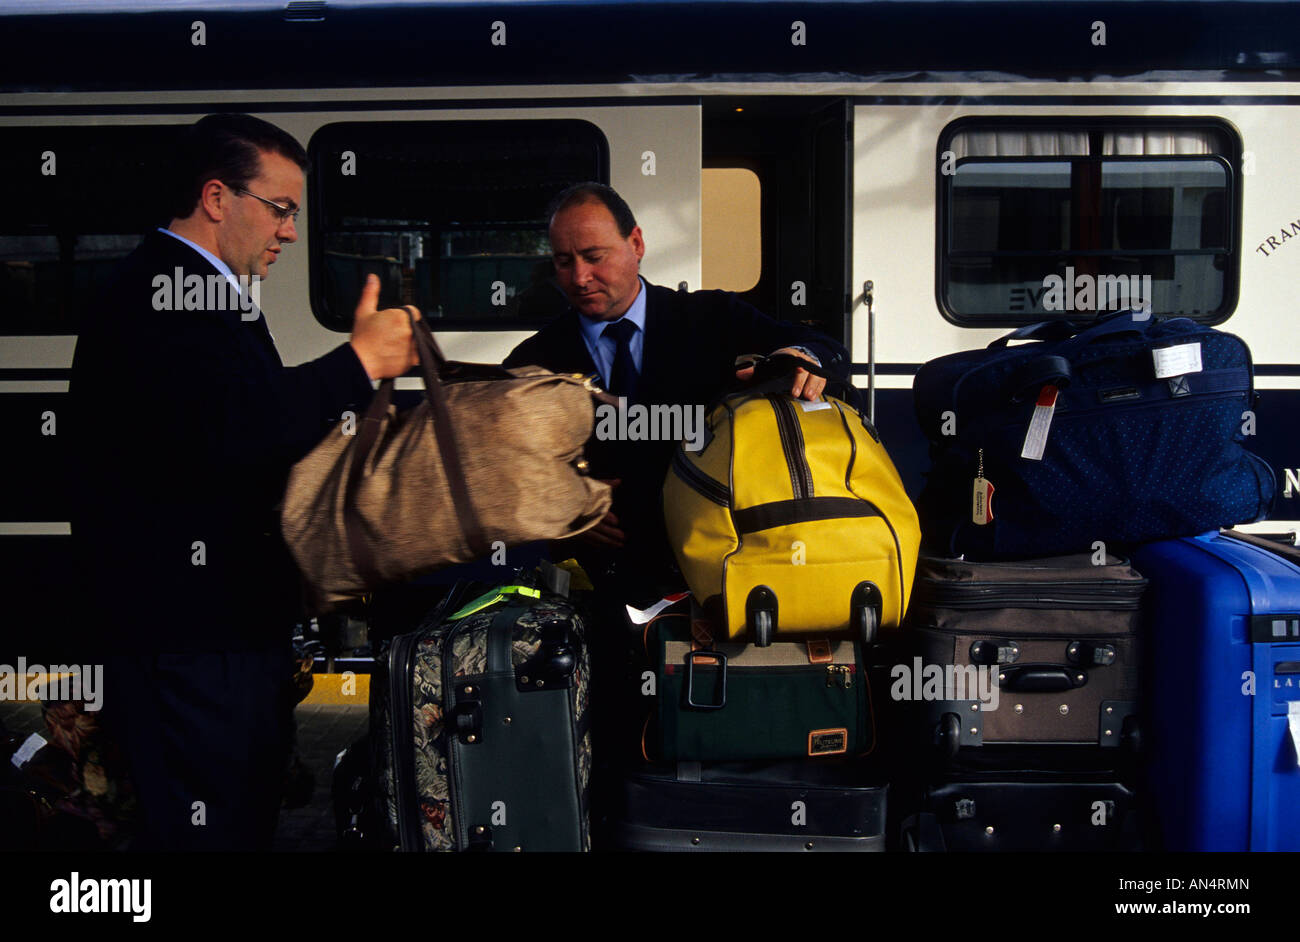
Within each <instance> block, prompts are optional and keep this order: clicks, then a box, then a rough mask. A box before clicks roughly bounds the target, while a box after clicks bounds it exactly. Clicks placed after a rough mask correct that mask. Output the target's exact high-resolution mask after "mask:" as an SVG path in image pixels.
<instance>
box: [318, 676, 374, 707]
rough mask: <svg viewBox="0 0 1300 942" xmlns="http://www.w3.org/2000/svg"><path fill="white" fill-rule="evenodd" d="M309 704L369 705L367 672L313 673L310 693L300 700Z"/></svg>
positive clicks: (368, 677) (368, 678)
mask: <svg viewBox="0 0 1300 942" xmlns="http://www.w3.org/2000/svg"><path fill="white" fill-rule="evenodd" d="M302 702H303V704H305V705H310V706H361V707H365V706H369V704H370V675H369V674H353V673H347V674H313V675H312V687H311V693H309V694H307V698H306V699H305V700H303V701H302Z"/></svg>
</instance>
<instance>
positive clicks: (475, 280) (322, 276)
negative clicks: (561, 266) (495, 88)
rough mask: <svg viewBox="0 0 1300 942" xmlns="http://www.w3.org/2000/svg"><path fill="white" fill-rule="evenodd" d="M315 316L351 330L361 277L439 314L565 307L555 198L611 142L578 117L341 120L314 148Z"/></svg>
mask: <svg viewBox="0 0 1300 942" xmlns="http://www.w3.org/2000/svg"><path fill="white" fill-rule="evenodd" d="M308 151H309V153H310V154H311V158H312V168H313V170H312V173H313V180H314V184H315V185H314V186H313V188H312V191H311V194H310V199H311V204H310V210H311V212H310V218H311V225H312V240H311V245H312V254H311V276H312V277H311V296H312V309H313V310H314V312H315V314H316V318H317V319H318V320H319V321H320V322H321V323H322V324H324V325H325V326H327V327H330V328H331V329H334V330H349V329H351V326H352V312H353V309H354V308H355V307H356V303H357V297H358V295H359V293H360V290H361V283H362V281H363V279H364V278H365V276H366V274H367V273H369V272H372V271H373V272H376V273H378V274H379V275H380V277H381V278H382V279H383V285H384V287H383V289H382V293H381V302H382V303H384V304H414V305H416V306H417V307H418V308H420V310H421V311H422V312H424V313H425V316H427V317H429V318H430V319H431V320H437V321H439V322H440V323H441V324H442V325H444V326H451V327H458V328H462V329H472V328H476V327H481V328H489V329H501V328H502V327H526V326H536V325H539V324H541V323H544V322H545V321H547V320H549V319H550V318H552V317H554V316H556V315H557V314H559V313H561V312H563V311H564V310H565V301H564V296H563V295H562V294H561V293H560V291H559V289H558V288H557V287H556V285H555V283H554V270H553V268H552V266H551V257H550V246H549V244H548V242H547V237H546V218H545V211H546V204H547V203H548V202H549V201H550V200H551V198H552V197H554V196H555V195H556V194H557V193H559V192H560V190H562V189H564V188H565V187H566V186H568V185H569V184H572V183H580V182H582V181H584V180H597V181H600V182H608V180H609V170H608V166H609V145H608V143H607V142H606V140H605V137H604V135H603V134H602V133H601V132H600V130H599V129H598V128H597V127H595V126H594V125H592V124H590V123H588V122H586V121H576V120H508V121H419V122H375V123H339V124H331V125H327V126H325V127H323V128H321V129H320V130H319V131H317V132H316V134H315V135H313V136H312V139H311V144H310V145H309V148H308Z"/></svg>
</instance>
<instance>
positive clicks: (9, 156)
mask: <svg viewBox="0 0 1300 942" xmlns="http://www.w3.org/2000/svg"><path fill="white" fill-rule="evenodd" d="M182 130H183V128H182V127H180V126H173V125H146V126H137V127H121V126H116V127H106V126H98V125H96V126H88V127H0V206H3V207H4V211H3V212H2V213H0V334H8V335H16V334H71V333H76V332H77V331H78V330H79V328H80V325H81V323H82V320H83V318H88V317H94V316H95V312H96V309H97V306H98V305H97V299H99V298H102V297H103V296H104V293H105V292H106V291H107V290H108V284H109V280H110V279H111V278H112V275H113V270H114V268H115V267H116V265H117V263H118V261H119V260H120V259H122V258H124V257H125V256H126V255H129V254H130V253H131V251H132V250H133V249H134V248H135V247H136V246H137V245H139V244H140V239H141V238H142V237H143V235H144V233H145V232H147V231H148V230H149V229H150V228H152V227H154V226H159V225H166V224H167V222H168V221H169V216H168V215H167V213H166V207H165V206H164V205H163V199H164V195H165V190H166V187H165V186H164V184H163V181H166V180H168V179H169V178H170V176H169V165H168V160H169V157H170V155H172V154H174V153H175V150H176V141H177V140H178V138H179V135H180V133H181V132H182Z"/></svg>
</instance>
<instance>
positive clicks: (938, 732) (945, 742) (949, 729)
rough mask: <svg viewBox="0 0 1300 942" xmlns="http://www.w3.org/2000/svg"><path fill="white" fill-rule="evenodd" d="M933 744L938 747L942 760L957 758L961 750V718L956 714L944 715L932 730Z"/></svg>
mask: <svg viewBox="0 0 1300 942" xmlns="http://www.w3.org/2000/svg"><path fill="white" fill-rule="evenodd" d="M934 744H935V745H936V746H938V747H939V754H940V755H941V756H943V758H945V759H948V760H952V759H955V758H957V751H958V750H959V749H960V748H961V717H960V716H958V715H957V714H956V713H945V714H944V715H943V716H942V717H940V718H939V725H938V726H936V727H935V728H934Z"/></svg>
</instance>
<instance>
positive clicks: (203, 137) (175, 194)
mask: <svg viewBox="0 0 1300 942" xmlns="http://www.w3.org/2000/svg"><path fill="white" fill-rule="evenodd" d="M262 151H270V152H271V153H273V154H279V155H280V156H281V157H284V158H285V159H287V160H292V161H293V162H294V163H296V164H297V165H298V166H299V167H301V168H302V170H303V172H304V173H306V172H307V168H308V167H309V166H310V161H308V159H307V152H306V151H305V150H303V148H302V145H301V144H299V143H298V142H297V140H295V139H294V137H293V135H291V134H289V133H288V132H286V131H284V130H282V129H280V128H277V127H276V126H275V125H274V124H271V123H270V122H269V121H263V120H262V119H261V118H254V117H253V116H252V115H247V114H210V115H208V116H207V117H205V118H200V119H199V120H198V121H196V122H195V123H194V124H193V125H192V126H191V127H190V128H189V129H188V130H187V131H186V132H185V135H184V138H183V140H182V142H181V147H180V152H179V153H178V154H177V160H176V165H175V166H176V175H175V180H174V183H173V187H172V197H171V200H170V212H171V218H173V219H184V218H186V217H188V216H189V215H190V214H191V213H193V212H194V209H195V207H196V206H198V204H199V199H200V197H201V196H202V193H203V184H204V183H207V182H208V181H209V180H213V179H216V180H220V181H221V182H222V183H224V184H226V185H227V186H229V187H238V188H244V187H247V186H248V184H249V182H250V181H252V179H253V178H254V177H256V176H257V175H258V173H259V172H260V171H261V152H262Z"/></svg>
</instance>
